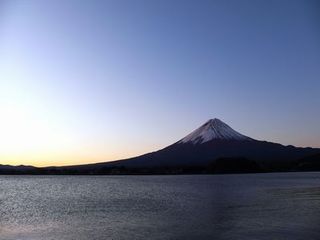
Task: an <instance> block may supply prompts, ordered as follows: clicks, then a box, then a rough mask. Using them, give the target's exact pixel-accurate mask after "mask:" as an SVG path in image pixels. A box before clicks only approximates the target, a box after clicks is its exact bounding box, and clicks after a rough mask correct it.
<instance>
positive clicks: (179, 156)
mask: <svg viewBox="0 0 320 240" xmlns="http://www.w3.org/2000/svg"><path fill="white" fill-rule="evenodd" d="M318 153H320V149H314V148H299V147H294V146H284V145H281V144H278V143H272V142H266V141H260V140H256V139H253V138H250V137H248V136H245V135H243V134H241V133H239V132H237V131H235V130H234V129H232V128H231V127H230V126H229V125H227V124H226V123H224V122H223V121H221V120H219V119H217V118H214V119H210V120H208V121H207V122H205V123H204V124H203V125H202V126H200V127H199V128H197V129H196V130H194V131H193V132H191V133H190V134H188V135H187V136H185V137H184V138H182V139H181V140H179V141H177V142H176V143H174V144H172V145H169V146H167V147H165V148H163V149H161V150H158V151H155V152H151V153H147V154H144V155H141V156H138V157H133V158H129V159H124V160H117V161H113V162H105V163H97V164H88V165H82V166H70V167H66V168H65V169H69V170H75V171H76V172H82V171H91V172H94V173H95V172H101V173H105V172H108V171H109V170H110V169H149V170H150V169H162V170H163V169H186V168H191V169H194V168H202V169H203V168H206V167H207V166H212V164H215V163H217V162H220V163H221V162H222V163H223V164H224V163H225V162H230V159H233V160H234V161H231V162H235V163H233V164H234V165H239V164H241V163H243V160H244V159H245V164H247V163H248V162H246V161H250V162H249V165H250V164H252V163H254V164H255V165H256V166H258V168H259V169H262V170H263V171H288V170H292V169H293V168H294V166H296V165H297V164H298V161H299V159H302V158H305V157H308V156H312V155H313V154H318ZM223 159H225V160H223ZM236 167H237V166H236ZM149 170H146V172H148V171H149Z"/></svg>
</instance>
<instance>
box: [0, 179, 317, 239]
mask: <svg viewBox="0 0 320 240" xmlns="http://www.w3.org/2000/svg"><path fill="white" fill-rule="evenodd" d="M319 223H320V173H272V174H245V175H212V176H209V175H193V176H0V239H1V240H18V239H19V240H22V239H25V240H40V239H41V240H42V239H45V240H47V239H59V240H60V239H61V240H63V239H65V240H71V239H72V240H73V239H79V240H85V239H90V240H91V239H218V240H219V239H268V240H269V239H301V240H302V239H303V240H305V239H320V228H319V227H318V226H319Z"/></svg>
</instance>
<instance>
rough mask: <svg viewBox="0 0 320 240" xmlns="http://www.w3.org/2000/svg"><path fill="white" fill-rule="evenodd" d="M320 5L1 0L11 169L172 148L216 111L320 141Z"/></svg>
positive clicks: (306, 142)
mask: <svg viewBox="0 0 320 240" xmlns="http://www.w3.org/2000/svg"><path fill="white" fill-rule="evenodd" d="M319 10H320V4H319V3H318V2H317V1H312V0H309V1H285V0H280V1H253V0H251V1H250V0H247V1H235V0H230V1H205V0H203V1H178V0H176V1H142V0H137V1H124V0H123V1H111V0H110V1H75V0H68V1H53V0H49V1H40V0H39V1H38V0H30V1H15V0H13V1H1V0H0V109H1V118H0V133H1V134H0V164H12V165H19V164H24V165H34V166H49V165H57V166H60V165H72V164H83V163H92V162H101V161H108V160H117V159H122V158H127V157H132V156H135V155H140V154H143V153H147V152H150V151H154V150H157V149H160V148H163V147H165V146H167V145H169V144H172V143H173V142H176V141H177V140H179V139H181V138H182V137H184V136H186V135H187V134H188V133H190V132H191V131H192V130H194V129H195V128H197V127H199V126H200V125H201V124H203V123H204V122H206V121H207V120H208V119H211V118H219V119H221V120H222V121H224V122H225V123H227V124H228V125H230V126H231V127H232V128H233V129H235V130H236V131H239V132H240V133H242V134H245V135H246V136H249V137H252V138H255V139H261V140H267V141H272V142H279V143H282V144H284V145H289V144H292V145H295V146H310V147H320V128H319V122H320V111H319V106H320V98H319V88H320V79H319V76H320V30H319V29H320V28H319V22H320V15H319V12H320V11H319Z"/></svg>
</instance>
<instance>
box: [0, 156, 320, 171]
mask: <svg viewBox="0 0 320 240" xmlns="http://www.w3.org/2000/svg"><path fill="white" fill-rule="evenodd" d="M292 171H320V154H317V155H313V156H310V157H308V158H304V159H301V160H299V161H296V162H295V163H294V164H292V163H290V164H276V163H272V164H269V165H261V164H259V163H258V162H257V161H254V160H250V159H247V158H244V157H232V158H218V159H216V160H213V161H211V162H210V163H209V164H207V165H203V166H201V165H199V166H197V165H189V166H188V165H184V166H182V165H181V166H178V165H177V166H163V167H127V166H121V165H117V166H108V165H107V166H104V165H97V166H94V167H86V166H74V167H44V168H37V167H32V166H16V167H14V166H5V165H0V174H2V175H4V174H5V175H21V174H25V175H153V174H227V173H262V172H292Z"/></svg>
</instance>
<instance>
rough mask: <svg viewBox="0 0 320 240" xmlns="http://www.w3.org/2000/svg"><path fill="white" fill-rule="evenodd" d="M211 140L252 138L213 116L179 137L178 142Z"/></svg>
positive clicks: (194, 142)
mask: <svg viewBox="0 0 320 240" xmlns="http://www.w3.org/2000/svg"><path fill="white" fill-rule="evenodd" d="M212 140H238V141H251V140H252V138H249V137H247V136H244V135H242V134H241V133H238V132H237V131H235V130H233V129H232V128H231V127H229V126H228V125H227V124H225V123H224V122H222V121H221V120H219V119H217V118H214V119H210V120H209V121H207V122H206V123H205V124H203V125H202V126H201V127H199V128H198V129H196V130H195V131H193V132H192V133H190V134H189V135H187V136H186V137H184V138H183V139H181V140H180V141H179V142H178V143H193V144H202V143H205V142H208V141H212Z"/></svg>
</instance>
